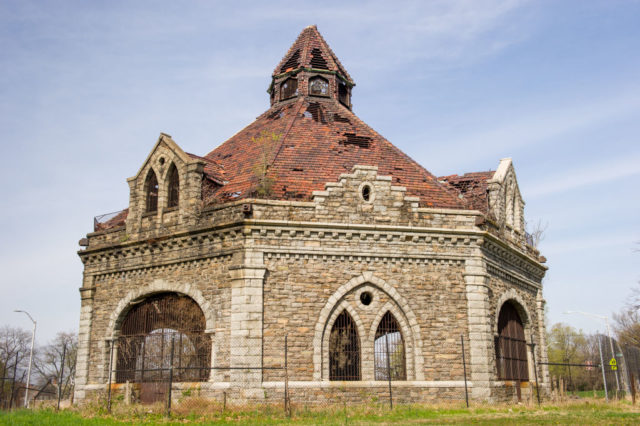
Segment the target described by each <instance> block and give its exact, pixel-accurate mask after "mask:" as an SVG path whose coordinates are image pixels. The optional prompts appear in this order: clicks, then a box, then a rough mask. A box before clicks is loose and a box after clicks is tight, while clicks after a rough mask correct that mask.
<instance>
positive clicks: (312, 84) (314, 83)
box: [309, 77, 329, 96]
mask: <svg viewBox="0 0 640 426" xmlns="http://www.w3.org/2000/svg"><path fill="white" fill-rule="evenodd" d="M309 94H311V95H313V96H329V82H328V81H327V80H325V79H324V78H322V77H314V78H312V79H310V80H309Z"/></svg>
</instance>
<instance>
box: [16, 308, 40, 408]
mask: <svg viewBox="0 0 640 426" xmlns="http://www.w3.org/2000/svg"><path fill="white" fill-rule="evenodd" d="M13 312H22V313H23V314H25V315H26V316H28V317H29V319H30V320H31V322H32V323H33V333H32V334H31V351H30V352H29V370H28V371H27V387H26V389H25V390H24V407H25V408H27V406H28V404H29V384H30V381H31V364H32V362H33V344H34V343H35V341H36V320H34V319H33V318H32V317H31V315H29V312H27V311H20V310H15V311H13Z"/></svg>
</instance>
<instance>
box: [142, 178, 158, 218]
mask: <svg viewBox="0 0 640 426" xmlns="http://www.w3.org/2000/svg"><path fill="white" fill-rule="evenodd" d="M144 191H145V194H146V198H147V205H146V211H147V213H149V212H155V211H157V210H158V178H157V177H156V174H155V172H154V171H153V170H149V173H148V174H147V179H146V181H145V183H144Z"/></svg>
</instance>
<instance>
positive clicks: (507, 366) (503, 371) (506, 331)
mask: <svg viewBox="0 0 640 426" xmlns="http://www.w3.org/2000/svg"><path fill="white" fill-rule="evenodd" d="M496 363H497V368H498V380H515V381H520V382H523V381H528V380H529V367H528V363H527V342H526V340H525V335H524V326H523V324H522V319H521V318H520V314H519V313H518V310H517V309H516V307H515V306H514V304H513V303H512V302H506V303H505V304H504V305H502V308H501V309H500V314H499V315H498V337H496Z"/></svg>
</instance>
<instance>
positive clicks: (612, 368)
mask: <svg viewBox="0 0 640 426" xmlns="http://www.w3.org/2000/svg"><path fill="white" fill-rule="evenodd" d="M609 365H610V366H611V370H612V371H616V370H617V369H618V363H617V362H616V359H615V358H611V360H610V361H609Z"/></svg>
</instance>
